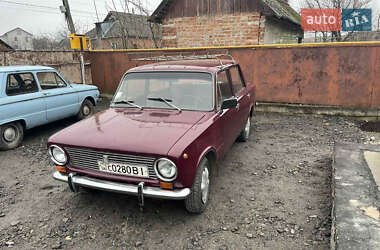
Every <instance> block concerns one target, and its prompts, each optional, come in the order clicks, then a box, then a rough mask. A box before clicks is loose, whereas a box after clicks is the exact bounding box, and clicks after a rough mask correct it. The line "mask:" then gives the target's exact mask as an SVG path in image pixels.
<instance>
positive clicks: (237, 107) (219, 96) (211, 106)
mask: <svg viewBox="0 0 380 250" xmlns="http://www.w3.org/2000/svg"><path fill="white" fill-rule="evenodd" d="M254 97H255V91H254V86H253V85H251V84H248V83H246V82H245V81H244V77H243V75H242V72H241V69H240V67H239V65H238V64H236V63H235V62H234V61H232V60H184V61H172V62H164V63H157V64H150V65H145V66H141V67H137V68H133V69H131V70H129V71H128V72H127V73H126V74H125V75H124V76H123V78H122V80H121V83H120V85H119V88H118V90H117V92H116V94H115V96H114V98H113V100H112V102H111V106H110V108H109V109H108V110H105V111H103V112H100V113H98V114H96V115H94V116H93V117H91V118H88V119H86V120H83V121H81V122H78V123H76V124H74V125H72V126H70V127H68V128H66V129H64V130H62V131H60V132H58V133H56V134H55V135H53V136H52V137H50V139H49V141H48V148H49V153H50V155H51V158H52V160H53V161H54V163H55V164H56V165H57V171H56V172H55V173H54V174H53V177H54V178H55V179H56V180H58V181H63V182H67V183H68V185H69V186H70V188H71V190H72V191H78V190H79V187H86V188H91V189H99V190H105V191H110V192H118V193H123V194H132V195H137V196H138V198H139V202H140V205H143V203H144V197H153V198H161V199H176V200H185V206H186V209H187V210H188V211H189V212H192V213H201V212H203V211H204V210H205V208H206V206H207V203H208V200H209V191H210V184H211V180H212V178H211V177H212V176H213V173H214V172H215V169H216V168H217V163H218V161H219V160H220V159H222V157H223V155H224V154H225V153H226V152H227V151H228V149H229V148H230V146H231V145H232V144H233V143H234V142H235V141H236V139H237V138H238V139H239V140H241V141H246V140H248V137H249V135H250V128H251V117H252V116H253V113H254V99H255V98H254Z"/></svg>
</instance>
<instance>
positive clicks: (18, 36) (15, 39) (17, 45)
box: [0, 28, 33, 50]
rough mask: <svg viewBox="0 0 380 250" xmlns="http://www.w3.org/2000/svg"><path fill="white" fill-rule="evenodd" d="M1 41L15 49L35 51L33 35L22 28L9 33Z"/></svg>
mask: <svg viewBox="0 0 380 250" xmlns="http://www.w3.org/2000/svg"><path fill="white" fill-rule="evenodd" d="M0 39H1V40H3V41H4V42H6V43H7V44H8V45H10V46H11V47H12V48H14V49H17V50H33V35H32V34H30V33H29V32H27V31H25V30H23V29H21V28H15V29H13V30H10V31H8V32H7V33H5V34H4V35H2V36H0Z"/></svg>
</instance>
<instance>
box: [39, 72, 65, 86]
mask: <svg viewBox="0 0 380 250" xmlns="http://www.w3.org/2000/svg"><path fill="white" fill-rule="evenodd" d="M37 78H38V81H39V82H40V86H41V88H42V89H43V90H46V89H56V88H63V87H66V83H65V82H64V81H63V80H62V78H61V77H59V76H58V75H57V73H55V72H39V73H37Z"/></svg>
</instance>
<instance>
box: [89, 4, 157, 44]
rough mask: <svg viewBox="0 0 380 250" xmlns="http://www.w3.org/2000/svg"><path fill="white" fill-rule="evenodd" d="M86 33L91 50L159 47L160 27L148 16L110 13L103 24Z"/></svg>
mask: <svg viewBox="0 0 380 250" xmlns="http://www.w3.org/2000/svg"><path fill="white" fill-rule="evenodd" d="M95 26H96V27H95V28H94V29H92V30H90V31H89V32H87V33H86V36H87V37H90V39H91V43H92V48H93V49H128V48H129V49H130V48H132V49H137V48H156V47H159V46H160V40H161V30H160V26H159V25H157V24H154V23H151V22H148V16H144V15H137V14H131V13H124V12H116V11H110V12H109V13H108V15H107V16H106V18H105V19H104V21H103V22H99V23H95Z"/></svg>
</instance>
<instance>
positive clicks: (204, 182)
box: [201, 168, 210, 204]
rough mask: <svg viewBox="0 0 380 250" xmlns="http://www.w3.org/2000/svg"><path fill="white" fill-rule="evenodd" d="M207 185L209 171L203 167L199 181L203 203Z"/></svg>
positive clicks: (205, 200)
mask: <svg viewBox="0 0 380 250" xmlns="http://www.w3.org/2000/svg"><path fill="white" fill-rule="evenodd" d="M209 186H210V177H209V172H208V169H207V168H205V169H204V170H203V172H202V182H201V191H202V202H203V204H205V203H206V202H207V198H208V190H209Z"/></svg>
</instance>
